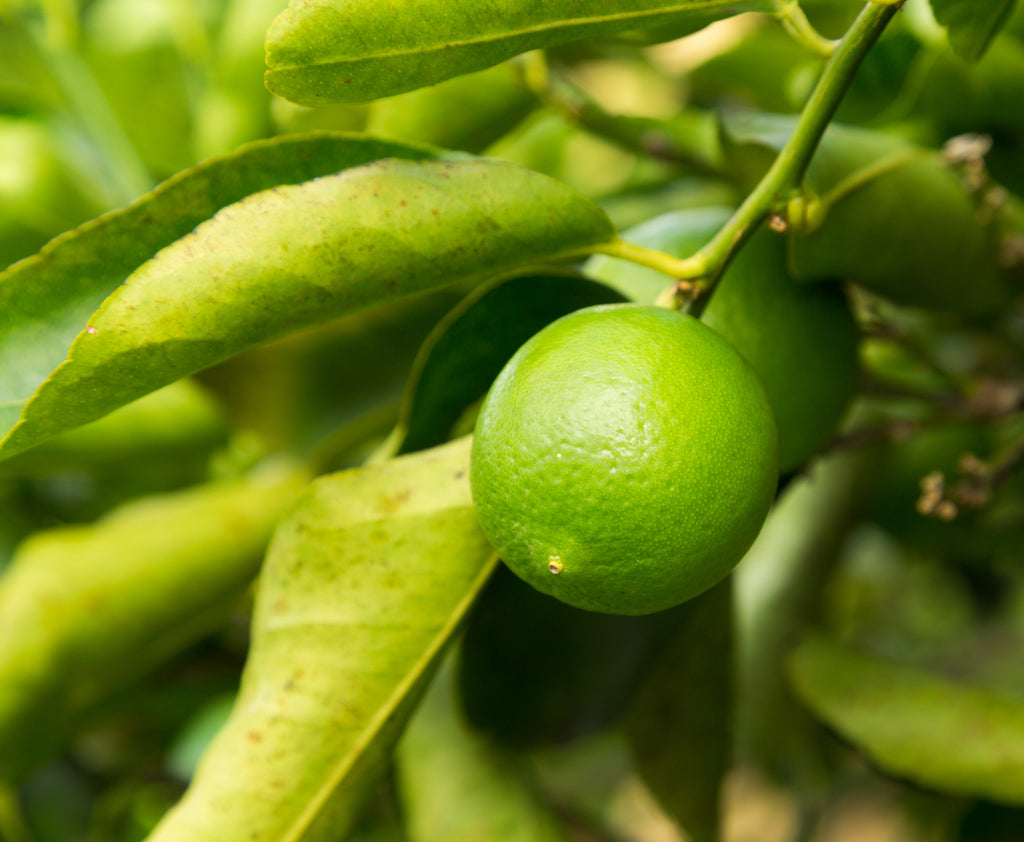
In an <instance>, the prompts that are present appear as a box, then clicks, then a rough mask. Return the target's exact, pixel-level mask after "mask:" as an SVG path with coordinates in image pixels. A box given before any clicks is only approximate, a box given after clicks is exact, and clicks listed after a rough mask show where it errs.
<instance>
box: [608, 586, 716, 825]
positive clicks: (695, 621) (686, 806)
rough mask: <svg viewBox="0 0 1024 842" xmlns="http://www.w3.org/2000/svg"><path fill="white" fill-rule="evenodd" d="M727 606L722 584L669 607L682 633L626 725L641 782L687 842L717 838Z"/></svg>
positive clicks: (652, 675) (636, 701)
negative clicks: (680, 616) (679, 620)
mask: <svg viewBox="0 0 1024 842" xmlns="http://www.w3.org/2000/svg"><path fill="white" fill-rule="evenodd" d="M731 605H732V581H731V580H727V581H725V582H723V583H721V584H719V585H716V586H715V587H714V588H712V589H711V590H710V591H708V592H707V593H705V594H701V596H699V597H697V599H694V600H691V601H690V602H688V603H685V604H684V605H681V606H679V608H678V609H674V610H675V611H676V612H677V613H680V612H682V614H683V617H684V619H683V621H682V628H681V629H679V631H677V632H676V633H675V635H674V638H673V641H672V644H671V648H670V649H669V651H668V652H667V653H665V654H664V655H663V657H662V658H661V660H660V662H659V663H658V664H657V666H656V667H655V669H653V670H651V671H650V673H649V674H648V676H647V678H646V679H645V680H644V682H643V683H642V685H641V687H640V691H639V693H638V694H637V696H636V698H635V699H634V700H633V703H632V705H631V706H630V710H629V713H628V715H627V717H626V721H625V731H626V737H627V739H628V740H629V742H630V745H631V747H632V749H633V753H634V755H635V757H636V763H637V768H638V770H639V772H640V775H641V777H642V778H643V779H644V781H645V783H646V784H647V785H648V786H649V787H650V789H651V791H652V792H653V793H654V794H655V796H656V797H657V798H658V800H659V802H660V803H661V804H662V806H663V807H664V808H665V810H666V811H667V812H668V813H669V815H671V816H672V817H673V818H675V819H676V820H677V821H678V822H679V823H680V825H682V827H683V828H684V829H685V830H686V832H687V834H688V836H689V838H690V839H692V840H693V842H714V840H716V839H718V838H719V836H718V831H719V826H720V816H719V808H718V805H719V802H720V795H721V793H720V790H721V786H722V781H723V778H724V777H725V773H726V771H727V769H728V767H729V758H730V748H731V746H730V736H731V730H732V728H731V726H732V716H731V714H732V657H731V656H732V632H731V622H732V610H731ZM695 687H698V688H700V690H699V692H692V689H693V688H695Z"/></svg>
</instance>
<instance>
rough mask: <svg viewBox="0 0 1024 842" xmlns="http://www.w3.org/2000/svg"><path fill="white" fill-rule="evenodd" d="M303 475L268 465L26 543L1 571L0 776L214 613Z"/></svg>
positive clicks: (237, 586) (220, 613) (12, 773)
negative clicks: (249, 474) (89, 524)
mask: <svg viewBox="0 0 1024 842" xmlns="http://www.w3.org/2000/svg"><path fill="white" fill-rule="evenodd" d="M305 482H306V476H305V474H304V472H302V471H298V470H296V469H294V468H291V467H286V466H283V465H281V466H277V467H274V468H271V467H270V466H268V469H266V470H263V471H258V472H256V473H254V474H253V475H252V476H250V477H247V478H244V479H241V480H235V481H232V482H226V483H217V484H212V485H210V486H206V487H200V488H196V489H193V490H189V491H185V492H180V493H177V494H173V495H166V496H162V497H151V498H146V499H142V500H139V501H137V502H134V503H131V504H128V505H125V506H123V507H122V508H120V509H117V510H115V511H114V512H113V513H111V514H110V515H109V516H107V517H106V518H104V519H103V520H101V521H99V522H98V523H97V524H95V525H93V526H84V527H65V528H61V529H55V530H52V531H49V532H43V533H39V534H37V535H35V536H33V537H31V538H29V539H28V540H27V541H26V542H25V543H24V544H22V545H21V547H20V548H19V550H18V552H17V554H16V555H15V558H14V559H13V561H12V563H11V566H10V567H9V568H8V569H7V570H6V571H5V572H4V575H3V578H2V579H0V779H7V780H10V779H16V778H18V777H20V776H21V775H22V774H23V773H24V772H26V771H27V770H28V769H30V768H31V767H32V766H33V765H34V764H35V763H36V762H38V761H39V760H41V759H43V758H45V757H46V756H47V755H48V754H49V753H50V752H52V751H54V750H55V749H57V748H58V747H59V745H60V743H61V741H62V740H63V739H64V738H65V737H66V736H67V735H68V733H69V731H70V730H71V729H73V728H74V727H75V726H76V725H77V724H78V723H79V721H80V718H81V717H82V715H83V714H84V713H86V712H88V711H89V710H90V709H91V708H92V707H93V706H95V705H96V704H97V703H98V702H100V701H102V700H103V699H105V698H107V697H109V696H110V695H111V694H112V693H114V692H116V691H117V690H119V689H122V688H123V687H125V686H127V685H128V684H130V683H131V682H132V681H134V680H135V679H136V678H137V677H138V676H139V675H140V674H142V673H144V672H146V671H147V670H149V669H152V668H153V667H155V666H157V665H159V663H161V661H163V660H165V659H166V658H167V657H169V656H170V655H172V654H175V653H177V652H178V651H180V650H181V649H182V648H183V647H184V646H186V645H187V644H189V643H191V642H192V641H194V640H196V639H197V638H198V637H200V636H201V635H202V634H205V633H207V632H209V631H210V630H211V629H212V628H213V627H215V626H216V624H217V623H218V622H220V621H222V620H223V618H224V616H225V615H226V612H227V611H228V609H229V608H230V607H231V605H233V604H234V602H235V601H237V599H238V598H239V596H240V594H241V593H242V591H243V590H244V589H245V587H246V586H247V585H248V584H249V582H250V581H251V580H252V578H253V577H254V576H255V574H256V571H257V569H258V567H259V561H260V557H261V555H262V551H263V548H264V546H265V545H266V542H267V541H268V540H269V538H270V533H271V531H272V529H273V527H274V525H275V524H276V523H277V521H278V519H279V518H280V517H281V515H282V514H283V512H284V510H285V509H286V508H287V507H288V506H289V505H290V504H291V503H292V501H293V500H294V499H295V497H296V495H297V494H298V492H299V490H300V489H301V487H302V485H303V484H304V483H305Z"/></svg>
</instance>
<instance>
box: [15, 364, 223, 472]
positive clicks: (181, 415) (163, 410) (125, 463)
mask: <svg viewBox="0 0 1024 842" xmlns="http://www.w3.org/2000/svg"><path fill="white" fill-rule="evenodd" d="M227 438H228V426H227V419H226V418H225V417H224V413H223V412H222V411H221V409H220V407H219V406H218V404H217V402H216V401H215V400H214V399H213V397H212V396H211V395H210V394H209V393H208V392H206V390H204V389H203V388H201V387H200V386H199V385H197V384H196V383H195V382H193V381H192V380H187V379H186V380H178V381H177V382H175V383H172V384H171V385H169V386H165V387H164V388H162V389H158V390H157V391H155V392H151V393H150V394H148V395H146V396H145V397H143V398H139V400H137V401H133V402H132V403H130V404H126V405H125V406H123V407H121V408H120V409H117V410H115V411H114V412H112V413H110V415H107V416H104V417H103V418H101V419H99V420H98V421H93V422H92V423H91V424H86V425H84V426H82V427H78V428H76V429H74V430H68V431H67V432H66V433H61V434H60V435H58V436H55V437H54V438H52V439H49V440H47V441H46V442H45V443H43V444H42V445H40V446H39V447H37V448H34V449H33V450H30V451H27V452H25V453H20V454H18V455H17V456H15V457H14V458H13V459H9V460H8V461H6V462H3V463H0V476H6V475H14V476H40V475H46V474H52V473H55V472H65V471H72V470H76V469H77V470H89V469H93V468H101V469H104V470H106V471H114V470H116V471H131V470H133V469H138V468H139V467H140V465H142V464H146V466H147V469H149V467H150V464H151V463H152V461H153V460H157V461H158V462H159V463H160V464H167V465H170V464H174V463H177V464H181V462H182V461H183V460H185V461H189V460H191V461H199V462H202V461H205V460H206V459H207V458H208V457H209V456H210V454H211V453H212V452H213V450H214V449H215V448H217V447H220V446H221V445H223V444H224V443H225V442H226V441H227Z"/></svg>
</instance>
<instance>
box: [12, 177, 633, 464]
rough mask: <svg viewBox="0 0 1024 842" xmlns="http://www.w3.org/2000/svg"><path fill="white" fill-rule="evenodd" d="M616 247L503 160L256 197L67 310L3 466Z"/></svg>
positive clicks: (597, 224) (600, 225)
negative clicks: (234, 367)
mask: <svg viewBox="0 0 1024 842" xmlns="http://www.w3.org/2000/svg"><path fill="white" fill-rule="evenodd" d="M612 236H613V228H612V225H611V222H610V221H609V220H608V217H607V216H606V215H605V213H604V211H602V210H601V209H600V208H599V207H598V206H597V205H595V204H593V203H592V202H590V201H589V200H588V199H586V198H585V197H583V196H582V195H580V194H579V193H576V192H575V191H574V190H572V189H571V188H568V187H566V186H565V185H563V184H560V183H559V182H557V181H554V180H553V179H550V178H548V177H547V176H543V175H540V174H538V173H535V172H532V171H530V170H526V169H524V168H522V167H519V166H517V165H514V164H509V163H506V162H502V161H497V160H488V159H479V160H462V161H458V162H410V161H402V160H398V159H388V160H384V161H377V162H375V163H372V164H366V165H364V166H360V167H355V168H352V169H348V170H345V171H343V172H340V173H338V174H336V175H333V176H324V177H322V178H319V179H314V180H313V181H308V182H305V183H303V184H299V185H286V186H283V187H276V188H273V189H271V190H265V191H262V192H260V193H256V194H253V195H251V196H249V197H247V198H246V199H244V200H242V201H240V202H237V203H236V204H234V205H231V206H229V207H227V208H225V209H223V210H222V211H220V212H219V213H217V214H216V215H215V216H214V217H213V218H212V219H210V220H208V221H207V222H206V223H204V224H202V225H200V226H199V227H198V228H197V229H196V231H195V232H194V233H192V234H191V235H189V236H186V237H183V238H182V239H180V240H178V241H177V242H175V243H173V244H172V245H171V246H169V247H167V248H165V249H164V250H163V251H161V252H160V253H159V254H157V255H156V257H154V258H153V259H152V260H150V261H149V262H147V263H145V264H143V265H142V266H141V267H140V268H139V269H138V270H137V271H136V272H134V273H132V275H131V276H130V277H129V278H128V279H127V281H126V282H125V284H124V285H123V286H121V287H119V288H118V289H117V291H116V292H115V293H114V294H113V295H111V296H110V297H109V298H108V299H107V300H106V301H105V302H104V303H103V306H102V307H101V308H100V310H99V311H98V312H96V313H95V314H93V315H91V316H89V315H87V313H86V312H85V308H84V307H83V308H82V310H77V307H76V313H75V318H74V319H68V320H67V321H68V322H69V324H68V325H67V326H68V328H71V329H73V328H72V325H74V326H76V327H77V328H78V329H79V330H80V331H81V332H80V333H79V334H78V336H77V338H75V339H74V342H73V343H72V346H71V350H70V351H69V353H68V362H67V363H65V364H64V365H61V366H60V367H59V368H58V369H57V370H56V371H55V372H54V374H53V375H52V376H51V377H50V378H49V379H48V380H47V381H46V382H45V383H44V384H43V386H42V387H41V388H40V389H39V391H38V392H37V393H36V395H35V397H34V398H33V399H32V400H31V401H30V402H29V403H28V405H27V406H26V407H25V409H24V412H23V414H22V418H21V420H20V421H19V422H18V424H17V425H16V426H15V427H14V428H13V430H12V431H11V432H10V434H9V435H8V436H7V438H5V439H4V440H2V441H0V455H7V454H11V453H14V452H17V451H18V450H23V449H25V448H28V447H31V446H32V445H34V444H36V443H38V442H40V441H42V440H43V439H45V438H48V437H49V436H51V435H54V434H55V433H58V432H61V431H62V430H65V429H68V428H70V427H73V426H77V425H79V424H82V423H85V422H87V421H91V420H93V419H95V418H98V417H100V416H101V415H103V414H105V413H107V412H109V411H111V410H113V409H116V408H117V407H118V406H122V405H123V404H125V403H127V402H129V401H132V400H134V399H136V398H138V397H141V396H142V395H144V394H146V393H148V392H151V391H153V390H154V389H157V388H159V387H160V386H163V385H165V384H167V383H170V382H173V381H174V380H177V379H179V378H180V377H182V376H184V375H186V374H191V373H192V372H195V371H198V370H200V369H202V368H205V367H206V366H209V365H212V364H213V363H215V362H219V361H220V360H223V359H226V358H227V357H230V356H232V355H234V354H236V353H238V352H240V351H242V350H245V349H246V348H250V347H253V346H255V345H257V344H259V343H261V342H264V341H266V340H269V339H274V338H276V337H278V336H281V335H283V334H285V333H288V332H290V331H294V330H297V329H299V328H302V327H307V326H310V325H313V324H318V323H321V322H324V321H327V320H329V319H332V318H336V317H338V316H342V315H345V314H346V313H351V312H353V311H355V310H359V309H362V308H364V307H367V306H369V305H371V304H375V303H378V302H383V301H389V300H395V299H397V298H400V297H402V296H404V295H411V294H413V293H417V292H424V291H426V290H429V289H432V288H436V287H440V286H444V285H447V284H450V283H454V282H456V281H467V280H479V279H482V278H485V277H488V276H490V275H494V274H496V273H501V272H502V271H508V270H510V269H512V268H514V267H516V266H521V265H524V264H529V263H533V262H537V261H540V260H543V259H545V258H556V257H562V256H567V255H571V254H574V253H578V252H580V251H582V250H586V249H588V248H589V247H591V246H593V245H596V244H599V243H602V242H606V241H608V240H610V239H611V238H612ZM2 288H3V285H2V284H0V289H2ZM28 294H29V295H31V293H28ZM0 312H3V311H2V310H0ZM83 327H84V330H82V328H83ZM68 332H70V330H69V331H68ZM35 347H36V343H34V342H33V344H32V348H33V349H35ZM5 356H6V354H4V353H3V348H2V347H0V360H3V359H4V357H5ZM36 373H38V372H36Z"/></svg>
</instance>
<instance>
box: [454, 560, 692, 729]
mask: <svg viewBox="0 0 1024 842" xmlns="http://www.w3.org/2000/svg"><path fill="white" fill-rule="evenodd" d="M686 611H687V608H686V606H685V605H680V606H677V607H675V608H672V609H669V610H668V611H658V612H657V613H655V614H645V615H643V616H626V615H621V614H598V613H596V612H594V611H584V610H582V609H580V608H574V607H573V606H571V605H566V604H565V603H564V602H561V601H559V600H557V599H555V598H554V597H551V596H548V595H547V594H542V593H540V592H539V591H537V590H535V589H534V588H532V587H531V586H530V585H528V584H526V582H524V581H523V580H522V579H520V578H519V577H518V576H516V575H515V574H514V573H512V571H511V570H509V569H508V568H507V567H505V566H502V567H500V568H498V570H496V571H495V572H494V576H492V577H491V580H490V581H489V582H488V583H487V587H486V588H485V589H484V591H483V593H481V594H480V598H479V599H478V600H477V603H476V605H474V606H473V611H472V613H471V614H470V617H469V621H468V622H467V624H466V633H465V635H464V636H463V640H462V649H461V658H460V659H459V687H460V691H461V694H462V700H463V705H464V706H465V713H466V716H467V718H468V720H469V722H470V723H471V724H472V725H473V727H475V728H476V729H478V730H480V731H482V732H484V733H486V734H487V735H488V736H490V737H491V738H493V739H495V740H497V741H498V742H500V743H502V744H503V745H506V746H510V747H512V748H517V749H521V748H524V747H533V746H541V745H551V744H556V743H564V742H566V741H569V740H576V739H579V738H581V737H584V736H587V735H591V734H594V733H595V732H597V731H599V730H601V729H602V728H605V727H607V726H608V725H609V724H611V723H612V722H613V721H614V720H615V719H617V718H618V717H620V716H621V715H622V712H623V710H624V709H625V708H626V705H627V704H628V703H629V700H630V699H631V697H632V696H633V695H634V693H635V691H636V687H637V684H638V683H639V681H640V679H641V678H642V677H643V675H644V674H645V673H646V671H647V670H648V668H649V667H650V666H651V664H653V663H654V662H655V661H656V660H657V659H658V658H659V657H660V656H661V655H662V654H663V653H664V652H665V649H666V647H667V646H668V645H669V644H670V643H671V641H672V640H673V639H674V637H675V631H676V630H677V629H678V628H679V626H680V623H681V622H683V621H685V617H686V616H687V615H686ZM552 641H557V644H556V645H552Z"/></svg>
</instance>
